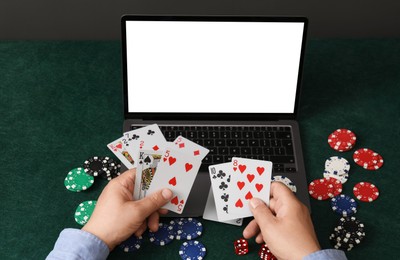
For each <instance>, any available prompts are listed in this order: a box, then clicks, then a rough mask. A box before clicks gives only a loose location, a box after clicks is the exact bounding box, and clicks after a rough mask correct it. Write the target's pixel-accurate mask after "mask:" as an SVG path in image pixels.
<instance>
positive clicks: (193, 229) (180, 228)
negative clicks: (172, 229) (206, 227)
mask: <svg viewBox="0 0 400 260" xmlns="http://www.w3.org/2000/svg"><path fill="white" fill-rule="evenodd" d="M176 224H177V225H176V237H175V238H176V239H177V240H183V239H186V240H192V239H195V238H197V237H199V236H201V234H202V232H203V225H202V224H201V223H200V222H199V221H198V220H196V219H194V218H181V219H179V220H178V221H177V223H176Z"/></svg>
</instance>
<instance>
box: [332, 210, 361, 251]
mask: <svg viewBox="0 0 400 260" xmlns="http://www.w3.org/2000/svg"><path fill="white" fill-rule="evenodd" d="M364 238H365V230H364V224H363V223H362V222H361V221H359V220H358V219H356V218H355V217H342V218H340V220H339V223H338V225H337V226H336V227H335V228H334V231H333V233H332V234H331V235H330V236H329V239H330V241H331V243H332V245H333V246H334V248H336V249H341V250H347V251H350V250H352V249H353V248H354V247H355V246H356V245H358V244H360V243H361V241H362V240H363V239H364Z"/></svg>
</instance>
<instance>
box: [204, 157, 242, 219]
mask: <svg viewBox="0 0 400 260" xmlns="http://www.w3.org/2000/svg"><path fill="white" fill-rule="evenodd" d="M231 165H232V164H231V163H230V162H228V163H221V164H216V165H211V166H209V167H208V171H209V173H210V179H211V187H212V189H213V194H214V201H215V207H216V212H217V216H218V220H220V221H224V220H231V219H235V218H237V217H235V216H233V215H229V214H228V213H229V207H228V202H229V197H230V195H229V193H228V187H229V186H230V185H231V172H232V167H231Z"/></svg>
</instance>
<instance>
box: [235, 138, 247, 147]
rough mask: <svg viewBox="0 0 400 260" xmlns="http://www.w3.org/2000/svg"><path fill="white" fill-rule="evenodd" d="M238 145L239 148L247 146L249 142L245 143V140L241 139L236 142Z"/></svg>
mask: <svg viewBox="0 0 400 260" xmlns="http://www.w3.org/2000/svg"><path fill="white" fill-rule="evenodd" d="M238 145H239V146H249V142H247V140H243V139H241V140H239V141H238Z"/></svg>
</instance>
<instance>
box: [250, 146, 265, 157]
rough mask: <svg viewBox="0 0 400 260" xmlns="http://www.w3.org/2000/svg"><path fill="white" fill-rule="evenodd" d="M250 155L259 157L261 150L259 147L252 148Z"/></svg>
mask: <svg viewBox="0 0 400 260" xmlns="http://www.w3.org/2000/svg"><path fill="white" fill-rule="evenodd" d="M251 153H252V154H257V155H259V154H262V153H263V149H262V148H261V147H252V148H251Z"/></svg>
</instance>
